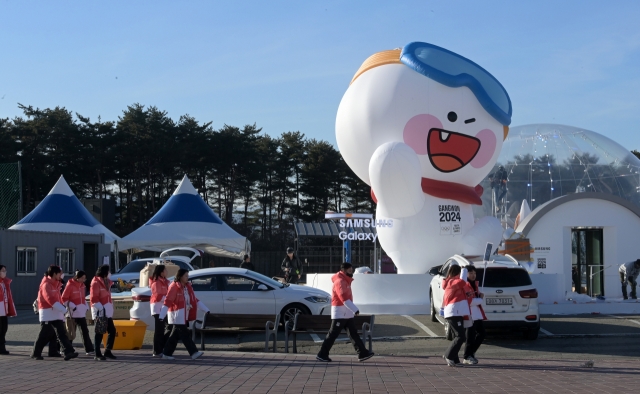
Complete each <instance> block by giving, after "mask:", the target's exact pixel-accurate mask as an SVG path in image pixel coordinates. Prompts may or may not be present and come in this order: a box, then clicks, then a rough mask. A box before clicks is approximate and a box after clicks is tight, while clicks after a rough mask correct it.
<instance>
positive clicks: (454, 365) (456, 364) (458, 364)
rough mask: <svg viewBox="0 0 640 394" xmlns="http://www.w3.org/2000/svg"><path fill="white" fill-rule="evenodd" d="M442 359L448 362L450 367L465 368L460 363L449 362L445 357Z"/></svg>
mask: <svg viewBox="0 0 640 394" xmlns="http://www.w3.org/2000/svg"><path fill="white" fill-rule="evenodd" d="M442 358H444V361H446V362H447V365H448V366H450V367H463V366H464V364H462V363H461V362H460V361H458V362H455V361H453V360H449V359H448V358H446V357H445V356H442Z"/></svg>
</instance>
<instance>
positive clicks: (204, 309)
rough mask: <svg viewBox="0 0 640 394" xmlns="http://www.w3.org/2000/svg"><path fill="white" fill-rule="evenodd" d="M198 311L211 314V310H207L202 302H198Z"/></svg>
mask: <svg viewBox="0 0 640 394" xmlns="http://www.w3.org/2000/svg"><path fill="white" fill-rule="evenodd" d="M198 309H200V310H201V311H203V312H205V313H206V312H211V311H210V310H209V308H207V306H206V305H205V304H204V303H203V302H202V301H198Z"/></svg>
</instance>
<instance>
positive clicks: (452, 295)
mask: <svg viewBox="0 0 640 394" xmlns="http://www.w3.org/2000/svg"><path fill="white" fill-rule="evenodd" d="M442 289H443V290H444V297H443V300H442V306H443V307H444V317H445V318H446V317H452V316H462V317H463V318H464V319H465V320H469V319H470V318H471V309H470V307H469V305H470V304H471V300H472V298H473V289H472V288H471V286H470V285H469V282H467V281H466V280H462V279H460V277H459V276H456V277H453V278H451V279H444V280H443V281H442Z"/></svg>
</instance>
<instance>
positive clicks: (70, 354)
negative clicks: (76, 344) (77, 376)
mask: <svg viewBox="0 0 640 394" xmlns="http://www.w3.org/2000/svg"><path fill="white" fill-rule="evenodd" d="M76 357H78V353H76V352H73V353H67V354H65V355H64V361H69V360H71V359H72V358H76Z"/></svg>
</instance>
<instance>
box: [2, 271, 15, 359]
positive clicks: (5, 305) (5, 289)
mask: <svg viewBox="0 0 640 394" xmlns="http://www.w3.org/2000/svg"><path fill="white" fill-rule="evenodd" d="M10 284H11V279H9V278H7V267H6V266H4V265H2V264H0V355H7V354H9V352H8V351H7V345H6V343H7V342H6V341H5V338H6V336H7V330H8V329H9V319H8V318H9V317H14V316H16V306H15V305H14V303H13V297H12V296H11V287H9V285H10Z"/></svg>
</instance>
